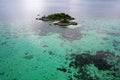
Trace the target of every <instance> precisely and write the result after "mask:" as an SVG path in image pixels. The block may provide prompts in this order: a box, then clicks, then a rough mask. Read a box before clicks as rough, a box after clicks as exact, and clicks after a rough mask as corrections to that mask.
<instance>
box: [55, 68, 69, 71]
mask: <svg viewBox="0 0 120 80" xmlns="http://www.w3.org/2000/svg"><path fill="white" fill-rule="evenodd" d="M57 70H58V71H62V72H66V71H67V70H66V68H57Z"/></svg>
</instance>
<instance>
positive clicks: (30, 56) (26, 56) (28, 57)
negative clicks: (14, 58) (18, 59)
mask: <svg viewBox="0 0 120 80" xmlns="http://www.w3.org/2000/svg"><path fill="white" fill-rule="evenodd" d="M24 58H25V59H27V60H30V59H32V58H33V55H25V56H24Z"/></svg>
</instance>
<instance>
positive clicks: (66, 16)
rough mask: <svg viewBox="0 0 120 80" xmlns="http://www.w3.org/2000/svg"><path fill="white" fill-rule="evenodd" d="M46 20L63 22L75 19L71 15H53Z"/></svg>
mask: <svg viewBox="0 0 120 80" xmlns="http://www.w3.org/2000/svg"><path fill="white" fill-rule="evenodd" d="M46 18H47V19H49V20H63V19H64V20H71V19H73V18H72V17H71V16H70V15H68V14H65V13H55V14H51V15H48V16H47V17H46Z"/></svg>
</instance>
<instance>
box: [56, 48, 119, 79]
mask: <svg viewBox="0 0 120 80" xmlns="http://www.w3.org/2000/svg"><path fill="white" fill-rule="evenodd" d="M65 59H66V61H68V68H65V67H64V65H62V66H63V67H62V68H57V70H59V71H62V72H64V70H65V72H67V73H68V76H67V77H68V80H101V79H100V77H99V76H97V73H94V76H91V74H89V72H94V70H93V71H90V69H89V68H88V67H95V68H96V69H98V70H99V71H110V72H109V73H106V74H107V75H110V76H113V77H112V79H115V78H116V77H120V76H119V75H116V74H117V73H120V72H119V71H120V68H119V66H118V65H119V64H120V56H116V55H115V53H114V52H110V51H103V50H101V51H96V54H95V55H91V52H90V51H87V52H85V53H82V54H70V55H67V57H66V58H65ZM91 65H93V66H91ZM74 70H75V71H74ZM105 80H108V79H107V78H106V79H105Z"/></svg>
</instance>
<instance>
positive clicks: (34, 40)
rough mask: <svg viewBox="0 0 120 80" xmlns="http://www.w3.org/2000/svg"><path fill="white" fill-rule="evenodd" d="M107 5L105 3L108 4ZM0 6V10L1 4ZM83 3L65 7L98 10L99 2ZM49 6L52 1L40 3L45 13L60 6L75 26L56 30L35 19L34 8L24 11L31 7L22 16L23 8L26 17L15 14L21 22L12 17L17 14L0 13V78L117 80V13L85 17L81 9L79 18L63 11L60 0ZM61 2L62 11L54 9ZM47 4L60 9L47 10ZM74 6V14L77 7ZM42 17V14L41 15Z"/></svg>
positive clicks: (119, 42) (119, 35)
mask: <svg viewBox="0 0 120 80" xmlns="http://www.w3.org/2000/svg"><path fill="white" fill-rule="evenodd" d="M25 1H26V2H27V0H25ZM38 1H39V0H38ZM40 1H41V2H42V0H40ZM111 1H112V0H111ZM111 1H110V4H113V2H111ZM1 2H2V3H0V4H2V5H1V6H4V5H5V4H7V3H5V2H4V1H1ZM86 2H87V0H86V1H85V2H84V1H83V2H79V1H78V2H74V1H73V2H71V3H69V4H71V6H73V5H77V3H78V4H83V5H82V7H84V8H85V9H83V10H87V9H89V6H92V5H93V6H92V7H90V8H91V9H93V10H94V6H96V5H95V4H98V3H100V4H99V5H98V7H99V6H101V5H103V2H95V3H93V4H92V3H91V2H89V1H88V2H87V3H86ZM8 3H9V2H8ZM55 3H56V2H55V1H54V0H52V1H49V0H48V3H47V1H46V3H45V4H49V5H48V6H46V7H47V10H48V13H52V12H57V11H59V10H62V9H63V8H64V9H63V11H66V12H67V13H70V14H71V15H73V16H75V17H76V20H77V22H78V25H77V26H68V27H67V28H62V27H60V26H55V25H53V24H52V23H50V22H42V21H36V20H35V17H34V16H35V15H34V14H37V10H36V6H34V8H35V12H34V13H32V12H31V13H29V9H31V8H32V7H29V6H28V7H29V9H27V10H28V12H27V11H26V10H25V11H26V12H27V13H25V14H24V15H26V17H24V16H23V15H22V14H21V15H20V16H22V17H24V18H22V17H18V15H17V16H15V15H14V14H17V12H16V11H18V10H15V12H16V13H11V14H6V11H4V9H3V10H2V11H3V12H4V13H5V14H3V13H1V14H0V80H120V19H119V15H113V14H112V13H111V14H110V13H109V14H110V15H108V16H107V14H105V16H106V17H104V16H103V14H100V15H97V13H98V12H97V13H96V12H95V13H94V14H96V15H95V16H94V15H91V16H90V15H88V14H84V13H85V12H84V11H82V12H83V14H80V13H76V12H74V11H71V12H69V11H67V10H68V7H66V4H65V3H68V2H66V0H62V1H59V3H58V4H59V5H57V3H56V5H55ZM62 3H64V5H63V7H61V6H60V5H61V4H62ZM106 3H107V2H106ZM9 4H14V3H9ZM53 4H54V5H53ZM88 4H89V6H88V7H87V8H86V5H88ZM104 4H105V3H104ZM107 4H109V3H107ZM36 5H37V4H36ZM116 5H117V4H116ZM8 6H9V5H8ZM13 6H17V5H13ZM13 6H12V7H11V8H13ZM50 6H51V7H54V6H56V7H59V8H60V9H57V10H49V7H50ZM108 6H110V5H108ZM4 7H5V6H4ZM38 7H40V9H41V7H42V8H43V6H37V9H39V8H38ZM46 7H45V10H46ZM51 7H50V8H51ZM74 7H77V8H76V9H77V10H78V12H79V7H81V6H79V5H78V6H73V8H74ZM105 7H106V6H103V7H102V6H101V8H100V7H99V8H100V9H99V10H100V12H101V11H105V10H103V9H102V8H104V9H105ZM7 8H8V7H7ZM17 8H18V7H17ZM117 8H118V7H116V9H117ZM43 9H44V8H43ZM71 9H72V8H71ZM96 9H98V8H96ZM101 9H102V10H101ZM107 9H108V7H107ZM73 10H74V9H73ZM30 11H31V10H30ZM33 11H34V10H33ZM88 11H89V10H88ZM116 11H117V10H115V12H116ZM8 12H9V10H8ZM23 12H24V11H23ZM38 12H39V10H38ZM43 12H44V11H43ZM44 13H46V14H48V13H47V12H46V11H45V12H44ZM19 14H20V13H19ZM27 14H29V15H27ZM41 14H42V12H41ZM76 14H77V15H76ZM115 14H117V13H115ZM3 15H8V16H6V17H3ZM30 16H31V17H30ZM96 16H97V17H96ZM10 17H12V18H10ZM27 17H29V18H27ZM116 17H117V18H116ZM49 24H52V25H49Z"/></svg>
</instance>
